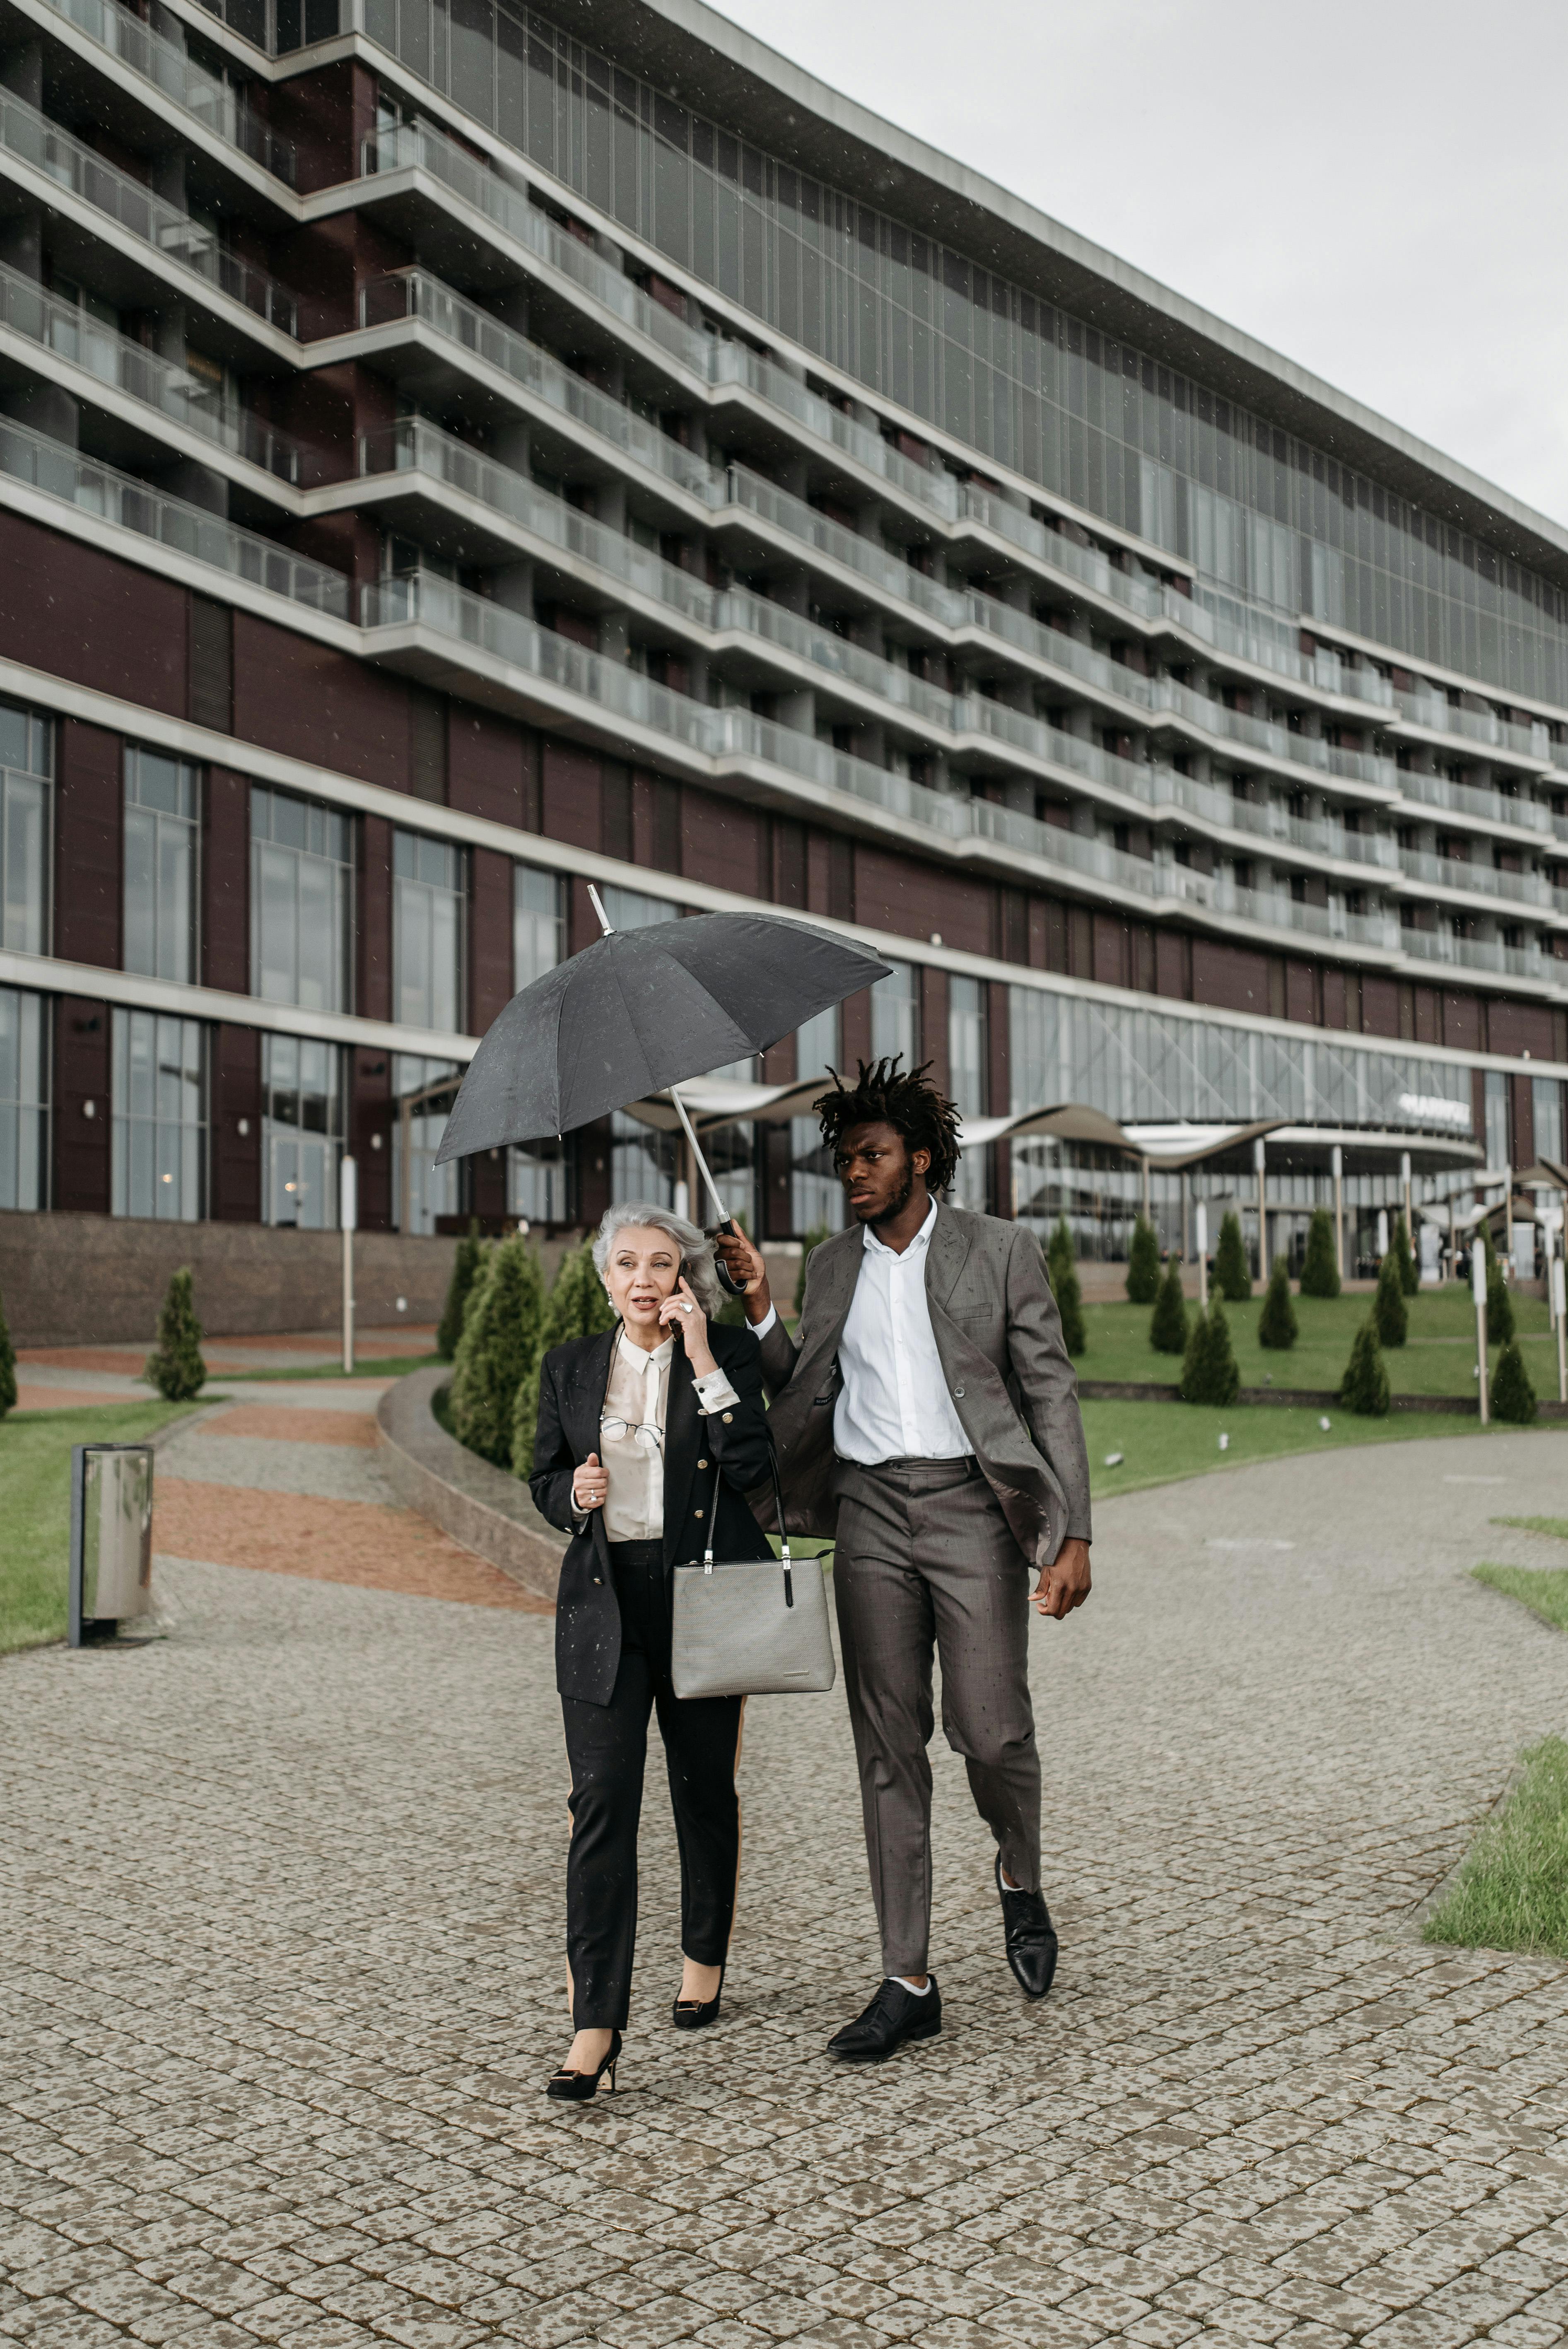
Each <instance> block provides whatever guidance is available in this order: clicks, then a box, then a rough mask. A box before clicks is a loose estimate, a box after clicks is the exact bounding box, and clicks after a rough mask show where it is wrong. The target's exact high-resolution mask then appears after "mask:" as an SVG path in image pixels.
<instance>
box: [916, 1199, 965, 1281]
mask: <svg viewBox="0 0 1568 2349" xmlns="http://www.w3.org/2000/svg"><path fill="white" fill-rule="evenodd" d="M968 1257H969V1234H968V1233H967V1231H966V1230H965V1227H964V1223H963V1222H962V1221H961V1219H960V1218H959V1216H956V1215H955V1214H954V1211H953V1209H952V1208H951V1207H949V1206H943V1205H942V1204H941V1203H940V1202H939V1203H938V1206H937V1209H936V1228H935V1230H934V1232H933V1233H932V1235H931V1238H930V1240H929V1241H928V1242H927V1244H926V1250H925V1293H926V1296H927V1297H928V1298H929V1299H930V1300H931V1302H932V1303H933V1304H934V1305H941V1306H945V1305H946V1303H947V1300H948V1299H949V1298H950V1297H951V1296H952V1294H953V1292H954V1288H957V1286H958V1278H959V1275H960V1274H961V1273H962V1272H963V1270H964V1267H965V1263H966V1262H967V1260H968Z"/></svg>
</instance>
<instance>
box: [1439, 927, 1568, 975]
mask: <svg viewBox="0 0 1568 2349" xmlns="http://www.w3.org/2000/svg"><path fill="white" fill-rule="evenodd" d="M1399 947H1400V951H1401V953H1404V954H1408V955H1413V956H1415V957H1418V959H1419V960H1420V961H1422V962H1437V963H1452V964H1455V965H1457V966H1458V967H1460V968H1463V969H1467V970H1491V971H1501V972H1503V973H1504V974H1505V975H1506V976H1507V977H1508V978H1533V979H1538V980H1541V981H1545V980H1548V979H1552V978H1559V977H1560V976H1568V974H1560V973H1559V971H1558V969H1557V968H1555V967H1554V964H1553V958H1552V957H1548V956H1546V955H1543V954H1542V952H1541V951H1540V949H1539V947H1505V946H1503V945H1502V944H1501V941H1500V940H1498V939H1496V938H1456V937H1455V936H1454V934H1453V932H1452V931H1451V930H1418V929H1403V930H1401V931H1400V932H1399Z"/></svg>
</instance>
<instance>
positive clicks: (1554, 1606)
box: [1470, 1566, 1568, 1631]
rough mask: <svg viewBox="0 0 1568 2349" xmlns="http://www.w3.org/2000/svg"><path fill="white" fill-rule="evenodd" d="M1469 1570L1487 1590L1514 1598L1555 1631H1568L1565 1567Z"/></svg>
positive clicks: (1515, 1567) (1567, 1597)
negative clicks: (1496, 1591) (1497, 1591)
mask: <svg viewBox="0 0 1568 2349" xmlns="http://www.w3.org/2000/svg"><path fill="white" fill-rule="evenodd" d="M1470 1571H1471V1572H1472V1573H1473V1575H1474V1576H1475V1578H1476V1580H1477V1581H1478V1582H1484V1583H1485V1584H1486V1587H1487V1588H1488V1589H1489V1590H1501V1592H1502V1594H1503V1596H1504V1598H1506V1599H1518V1601H1519V1603H1520V1605H1521V1606H1522V1607H1528V1608H1529V1609H1530V1611H1531V1613H1532V1615H1539V1616H1540V1618H1541V1619H1542V1622H1543V1623H1550V1624H1551V1625H1552V1627H1553V1630H1556V1631H1568V1568H1563V1567H1558V1566H1551V1567H1545V1566H1477V1567H1472V1568H1471V1569H1470Z"/></svg>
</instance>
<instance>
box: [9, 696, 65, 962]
mask: <svg viewBox="0 0 1568 2349" xmlns="http://www.w3.org/2000/svg"><path fill="white" fill-rule="evenodd" d="M53 750H54V729H53V728H52V727H51V726H50V724H49V722H48V720H47V719H45V718H40V717H38V716H37V715H36V712H35V711H33V710H30V709H17V708H16V707H15V704H14V703H12V702H0V947H7V948H9V950H10V951H11V952H12V953H13V954H46V953H47V951H48V945H49V812H50V810H49V789H50V775H51V771H52V753H53Z"/></svg>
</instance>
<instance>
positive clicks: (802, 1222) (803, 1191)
mask: <svg viewBox="0 0 1568 2349" xmlns="http://www.w3.org/2000/svg"><path fill="white" fill-rule="evenodd" d="M789 1221H790V1224H791V1226H792V1227H793V1229H794V1230H795V1232H796V1233H797V1234H798V1235H799V1237H801V1238H804V1237H805V1235H806V1234H807V1233H808V1232H815V1231H830V1232H837V1231H841V1230H842V1229H843V1226H844V1186H843V1185H842V1184H841V1182H840V1180H839V1178H838V1176H837V1175H836V1174H834V1172H833V1162H832V1159H831V1157H830V1154H829V1153H828V1151H827V1150H826V1149H824V1147H823V1144H822V1129H821V1127H820V1125H819V1124H818V1123H817V1121H816V1119H815V1118H814V1117H792V1118H791V1119H790V1121H789Z"/></svg>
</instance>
